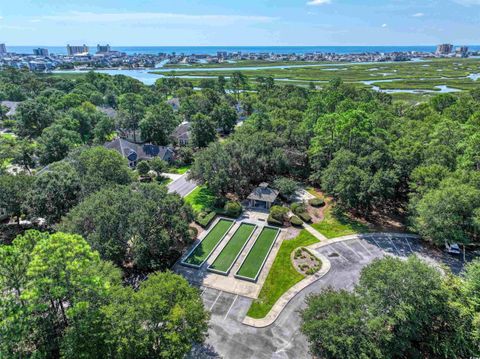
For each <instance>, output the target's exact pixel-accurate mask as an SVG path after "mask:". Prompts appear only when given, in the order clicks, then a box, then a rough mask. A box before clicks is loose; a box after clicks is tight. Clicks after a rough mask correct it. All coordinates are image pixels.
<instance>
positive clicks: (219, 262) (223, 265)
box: [209, 223, 255, 274]
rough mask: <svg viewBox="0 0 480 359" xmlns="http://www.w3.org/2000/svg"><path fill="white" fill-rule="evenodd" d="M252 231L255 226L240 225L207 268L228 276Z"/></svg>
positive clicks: (248, 224)
mask: <svg viewBox="0 0 480 359" xmlns="http://www.w3.org/2000/svg"><path fill="white" fill-rule="evenodd" d="M254 230H255V225H253V224H250V223H242V224H241V225H240V227H238V228H237V230H236V231H235V234H234V235H233V236H232V238H230V240H229V241H228V243H227V245H226V246H225V247H224V248H223V250H222V251H221V252H220V254H219V255H218V257H217V258H216V259H215V261H214V262H213V263H212V265H211V266H210V267H209V268H210V269H214V270H217V271H219V272H223V273H225V274H228V271H229V269H230V267H231V266H232V265H233V263H234V262H235V260H236V259H237V257H238V255H239V254H240V252H241V251H242V249H243V248H244V246H245V244H246V243H247V241H248V239H249V238H250V236H251V235H252V233H253V231H254Z"/></svg>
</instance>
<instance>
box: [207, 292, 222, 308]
mask: <svg viewBox="0 0 480 359" xmlns="http://www.w3.org/2000/svg"><path fill="white" fill-rule="evenodd" d="M222 293H223V292H222V291H219V292H218V295H217V298H215V301H214V302H213V304H212V306H211V307H210V311H212V309H213V307H214V306H215V304H217V300H218V298H219V297H220V295H221V294H222Z"/></svg>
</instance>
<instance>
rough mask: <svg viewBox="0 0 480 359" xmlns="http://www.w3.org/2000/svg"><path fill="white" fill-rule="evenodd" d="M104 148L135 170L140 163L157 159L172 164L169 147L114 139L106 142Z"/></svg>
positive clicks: (172, 157)
mask: <svg viewBox="0 0 480 359" xmlns="http://www.w3.org/2000/svg"><path fill="white" fill-rule="evenodd" d="M104 146H105V147H106V148H108V149H111V150H115V151H117V152H118V153H120V154H121V155H122V156H123V157H125V158H126V159H127V160H128V165H129V166H130V167H131V168H135V167H136V166H137V164H138V162H140V161H145V160H147V161H148V160H151V159H152V158H154V157H158V158H160V159H162V160H164V161H165V162H169V163H171V162H173V160H174V155H175V153H174V151H173V148H171V147H166V146H156V145H152V144H150V143H144V144H138V143H133V142H130V141H127V140H125V139H123V138H116V139H114V140H113V141H110V142H107V143H105V144H104Z"/></svg>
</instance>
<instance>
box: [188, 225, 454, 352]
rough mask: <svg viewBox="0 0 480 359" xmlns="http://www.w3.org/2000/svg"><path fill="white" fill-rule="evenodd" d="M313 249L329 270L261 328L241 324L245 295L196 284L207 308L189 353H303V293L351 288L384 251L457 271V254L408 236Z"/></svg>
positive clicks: (246, 303) (245, 308)
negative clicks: (197, 344) (206, 324)
mask: <svg viewBox="0 0 480 359" xmlns="http://www.w3.org/2000/svg"><path fill="white" fill-rule="evenodd" d="M317 251H318V252H319V253H320V254H322V255H324V256H325V257H327V258H328V259H329V260H330V262H331V269H330V271H329V272H328V273H327V274H326V275H325V276H324V277H323V278H321V279H320V280H318V281H316V282H315V283H314V284H312V285H311V286H309V287H307V288H305V289H304V290H303V291H302V292H300V293H299V294H298V295H297V296H296V297H294V298H293V299H292V301H291V302H290V303H289V304H288V305H287V306H286V307H285V309H284V310H283V312H282V313H281V314H280V316H279V317H278V319H277V320H276V321H275V323H274V324H273V325H271V326H269V327H266V328H253V327H249V326H246V325H244V324H242V320H243V319H244V317H245V315H246V313H247V311H248V308H249V307H250V303H251V301H252V300H251V299H249V298H246V297H242V296H239V295H235V294H231V293H227V292H223V291H218V290H215V289H211V288H204V287H200V291H201V295H202V298H203V301H204V303H205V307H206V308H207V309H209V310H210V311H211V313H212V314H211V320H210V329H209V336H208V338H207V340H206V345H205V346H204V347H202V348H196V349H195V350H194V351H193V352H192V354H191V356H190V358H226V359H235V358H242V359H261V358H309V357H310V356H309V353H308V344H307V342H306V339H305V337H304V336H303V335H302V334H301V333H300V331H299V328H300V317H299V314H298V311H299V310H300V309H302V308H303V307H304V305H305V297H306V296H307V295H309V294H310V293H318V292H320V291H321V290H322V289H324V288H327V287H333V288H336V289H352V288H353V287H354V285H355V283H356V282H357V280H358V278H359V277H360V272H361V270H362V268H363V267H364V266H366V265H367V264H369V263H370V262H371V261H373V260H374V259H376V258H382V257H384V256H388V255H391V256H398V257H407V256H409V255H410V254H412V253H415V254H417V255H418V256H420V257H422V258H424V259H426V260H427V261H431V262H436V263H439V262H442V263H444V264H446V265H448V266H450V267H451V268H452V270H453V271H454V272H456V273H458V272H459V271H460V270H461V268H462V266H463V264H462V262H461V260H460V259H459V258H455V257H452V256H449V255H446V254H444V253H442V252H438V251H432V250H431V249H428V248H426V247H425V246H424V245H423V244H422V243H421V242H420V241H419V240H417V239H414V238H400V237H395V236H394V235H392V236H388V237H375V236H365V238H362V239H351V240H347V241H343V242H337V243H332V244H329V245H326V246H324V247H320V248H319V249H317Z"/></svg>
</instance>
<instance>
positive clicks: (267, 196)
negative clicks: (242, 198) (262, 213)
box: [247, 182, 279, 203]
mask: <svg viewBox="0 0 480 359" xmlns="http://www.w3.org/2000/svg"><path fill="white" fill-rule="evenodd" d="M278 193H279V192H278V191H277V190H276V189H273V188H270V187H268V183H265V182H264V183H260V185H259V186H258V187H257V188H255V189H254V190H253V191H252V193H250V195H249V196H248V197H247V199H250V200H254V201H265V202H270V203H273V202H275V200H276V199H277V197H278Z"/></svg>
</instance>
